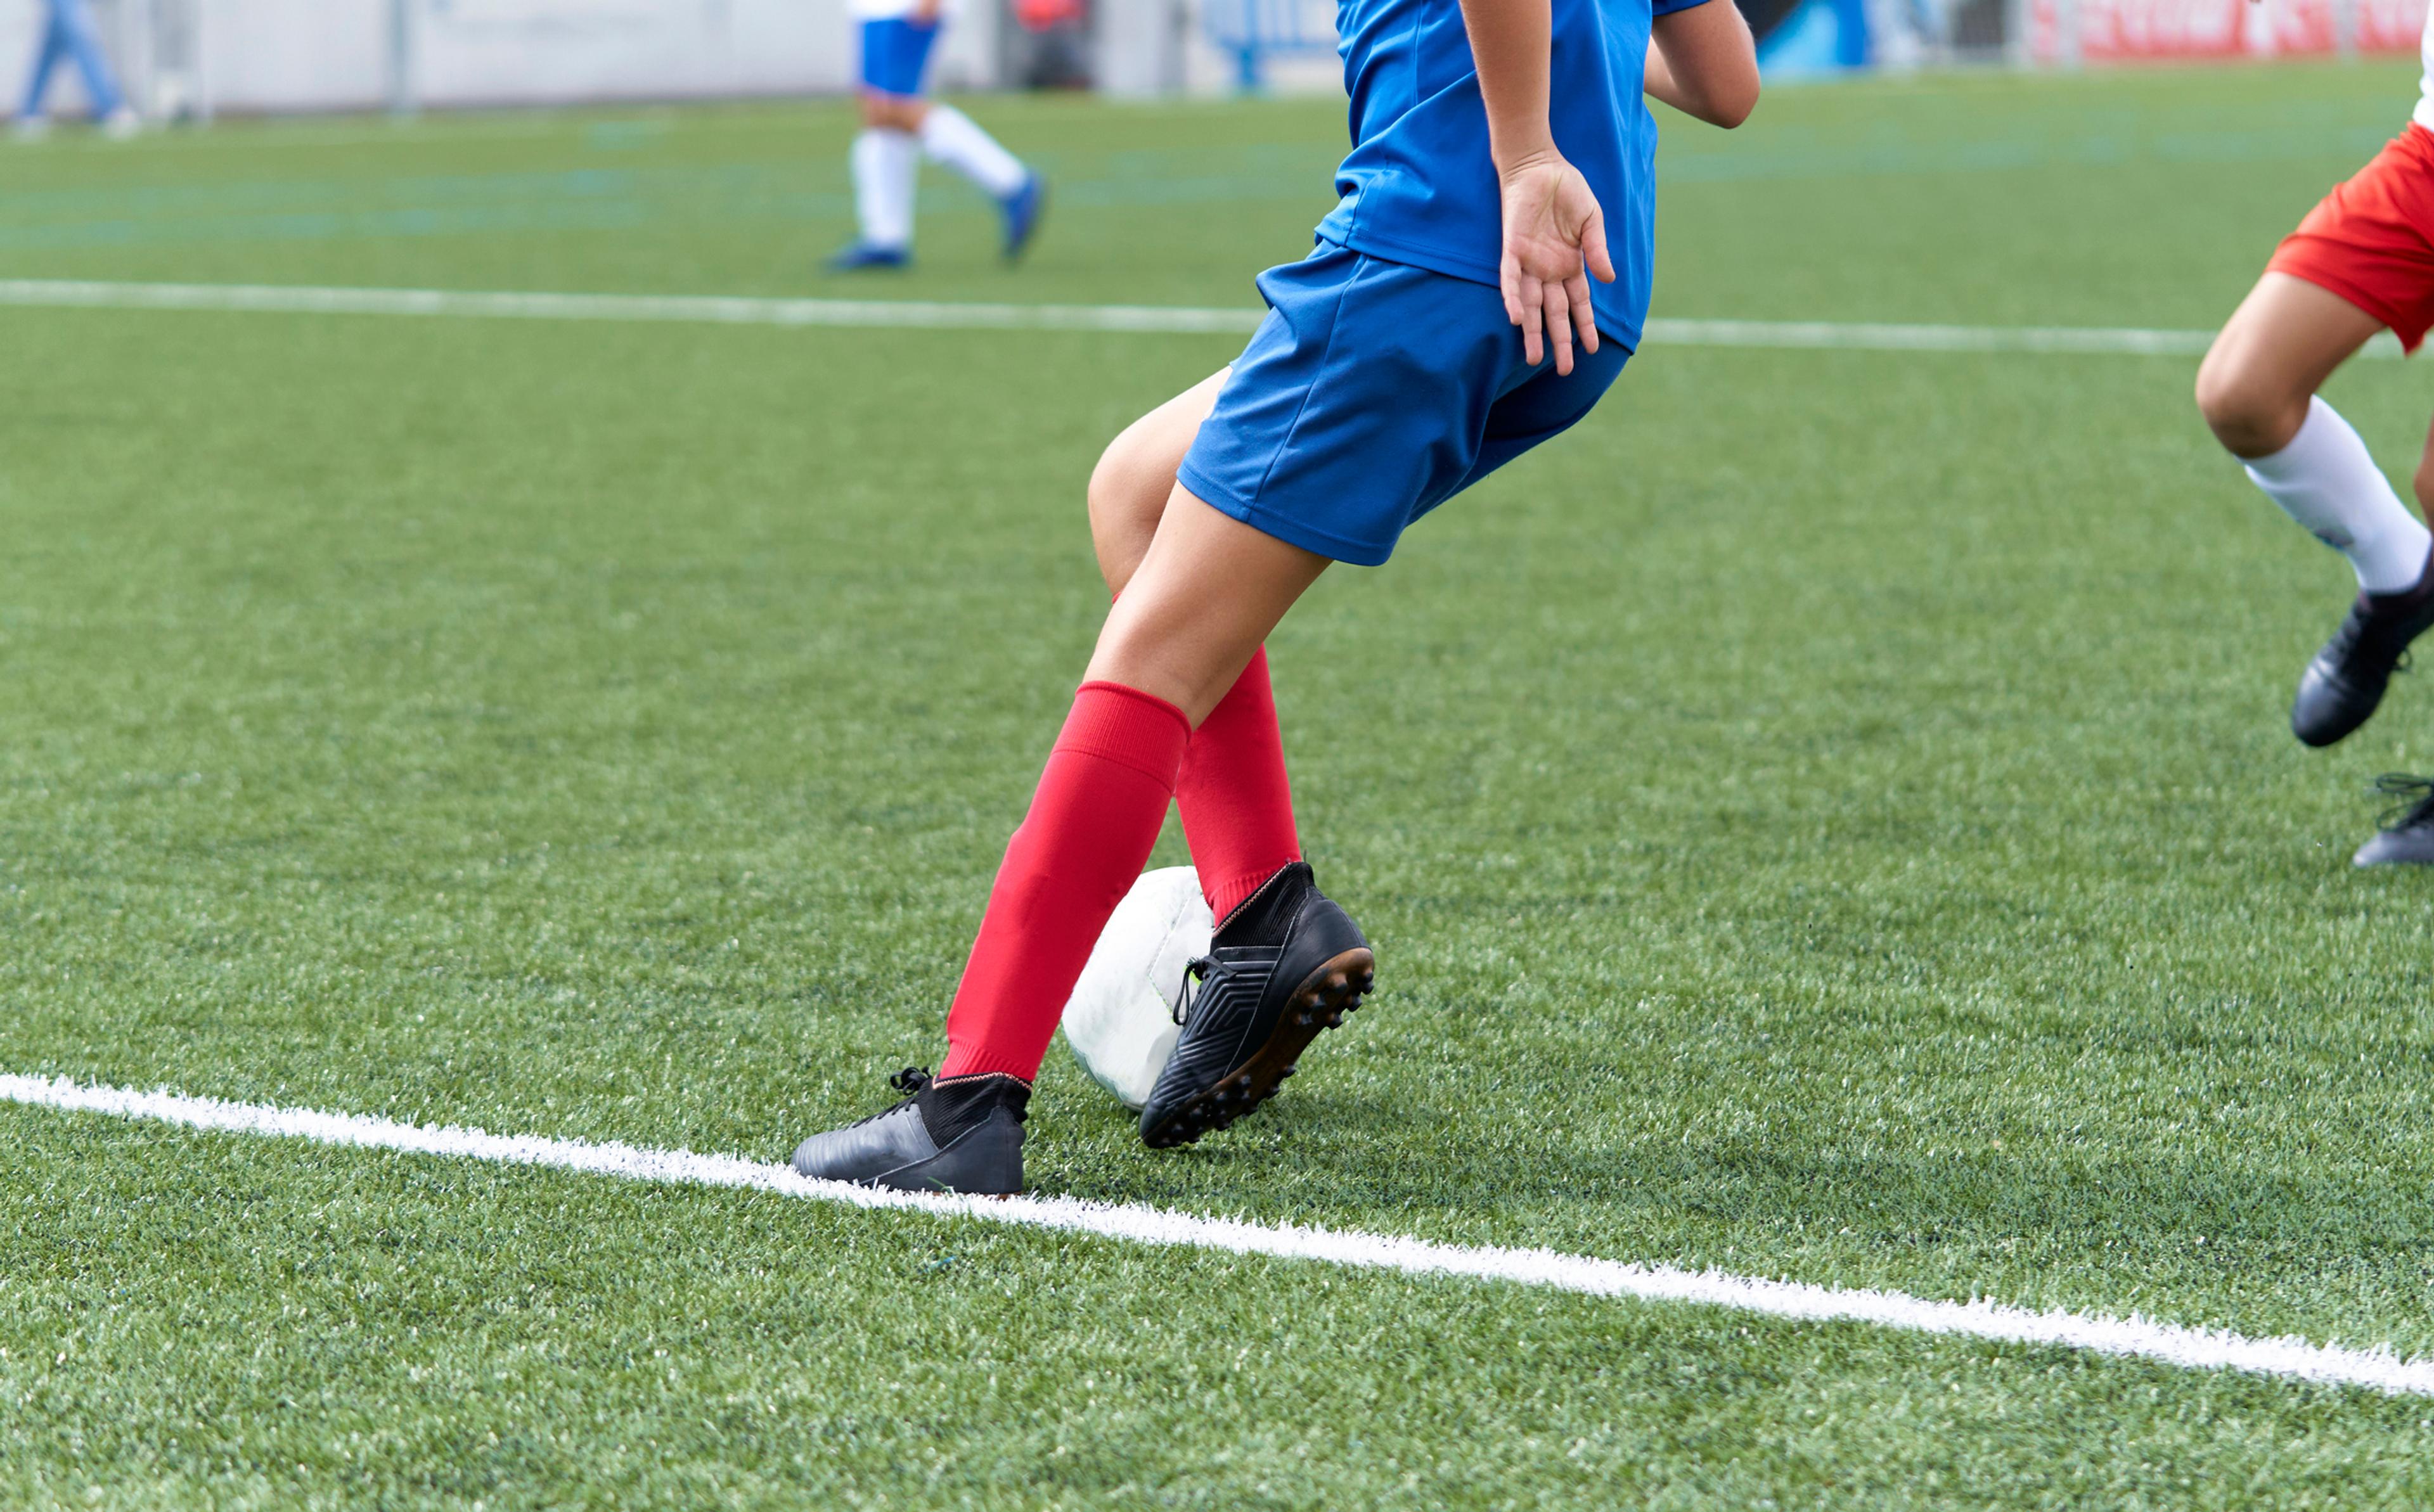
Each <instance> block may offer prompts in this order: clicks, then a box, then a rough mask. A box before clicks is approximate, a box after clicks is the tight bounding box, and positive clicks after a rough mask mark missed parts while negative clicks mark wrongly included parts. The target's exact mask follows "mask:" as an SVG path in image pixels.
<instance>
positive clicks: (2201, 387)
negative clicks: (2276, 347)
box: [2197, 350, 2307, 457]
mask: <svg viewBox="0 0 2434 1512" xmlns="http://www.w3.org/2000/svg"><path fill="white" fill-rule="evenodd" d="M2197 400H2198V413H2199V414H2201V415H2203V416H2205V422H2206V426H2207V428H2208V429H2210V430H2212V431H2213V432H2214V435H2215V439H2216V440H2218V441H2220V442H2221V443H2222V445H2223V448H2224V450H2228V451H2230V452H2231V453H2232V454H2233V455H2235V456H2241V457H2261V456H2265V455H2267V454H2269V453H2271V452H2275V451H2279V450H2282V449H2283V448H2284V447H2286V446H2288V445H2289V444H2290V438H2291V437H2292V436H2294V435H2296V434H2297V433H2298V432H2299V426H2300V423H2301V422H2302V421H2304V420H2305V419H2306V417H2307V396H2306V395H2305V394H2293V393H2291V392H2289V391H2288V385H2287V384H2283V383H2278V382H2273V381H2272V380H2271V377H2269V376H2268V375H2266V374H2262V373H2259V372H2257V371H2256V370H2255V369H2254V366H2253V365H2250V364H2247V363H2244V362H2241V361H2239V360H2238V359H2237V358H2232V357H2226V356H2224V355H2223V354H2222V353H2221V352H2220V350H2217V351H2213V352H2208V353H2207V354H2206V360H2205V362H2204V364H2203V365H2202V366H2200V367H2199V368H2198V387H2197Z"/></svg>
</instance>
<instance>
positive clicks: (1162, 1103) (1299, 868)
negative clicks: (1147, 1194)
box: [1140, 861, 1378, 1148]
mask: <svg viewBox="0 0 2434 1512" xmlns="http://www.w3.org/2000/svg"><path fill="white" fill-rule="evenodd" d="M1377 964H1378V963H1377V958H1376V957H1375V956H1374V955H1373V954H1372V953H1371V952H1370V949H1369V942H1368V940H1367V939H1366V938H1364V937H1363V935H1362V933H1361V930H1360V927H1359V926H1356V925H1355V924H1353V922H1352V920H1351V917H1350V916H1349V915H1347V914H1346V912H1345V911H1344V910H1343V909H1340V908H1338V907H1336V905H1335V904H1334V903H1332V902H1330V901H1328V897H1327V895H1326V894H1325V893H1323V892H1319V891H1318V885H1317V883H1316V882H1315V881H1314V880H1313V879H1312V878H1311V871H1310V863H1309V862H1307V861H1295V862H1294V863H1293V864H1292V865H1290V866H1287V867H1285V868H1284V869H1283V870H1281V871H1279V872H1277V875H1275V876H1273V877H1270V878H1269V879H1268V881H1267V883H1266V884H1265V885H1264V886H1262V887H1261V888H1260V891H1259V892H1255V893H1253V894H1251V896H1250V898H1249V899H1248V900H1246V901H1245V902H1244V903H1243V906H1242V907H1241V908H1238V909H1235V910H1234V911H1233V912H1232V913H1230V914H1228V915H1227V916H1226V922H1225V923H1224V924H1223V925H1222V926H1219V928H1218V930H1217V934H1216V938H1215V939H1214V940H1213V941H1211V942H1210V943H1209V947H1208V955H1206V956H1203V957H1202V958H1201V959H1199V960H1195V961H1193V962H1192V963H1191V971H1192V974H1193V975H1194V976H1196V977H1198V978H1199V981H1200V985H1199V990H1198V991H1197V992H1193V993H1190V994H1188V995H1187V996H1186V998H1185V1000H1184V1005H1183V1014H1182V1023H1183V1033H1182V1036H1181V1037H1180V1038H1179V1039H1177V1040H1176V1042H1175V1045H1174V1056H1173V1058H1172V1059H1170V1060H1169V1061H1168V1062H1166V1069H1165V1070H1164V1071H1162V1072H1160V1073H1159V1074H1158V1079H1157V1084H1156V1085H1155V1086H1154V1087H1152V1088H1151V1089H1150V1095H1149V1103H1148V1105H1147V1106H1146V1107H1144V1108H1142V1109H1141V1116H1140V1135H1141V1139H1142V1140H1143V1141H1144V1142H1146V1143H1147V1144H1149V1145H1151V1146H1153V1147H1160V1148H1163V1147H1168V1146H1173V1145H1188V1144H1190V1143H1191V1142H1192V1141H1193V1140H1195V1139H1198V1138H1199V1137H1200V1136H1201V1135H1202V1134H1205V1133H1207V1132H1208V1131H1209V1130H1213V1129H1223V1128H1225V1127H1226V1125H1228V1124H1231V1123H1232V1122H1233V1121H1234V1120H1235V1119H1237V1118H1240V1117H1242V1116H1243V1114H1244V1113H1249V1112H1250V1111H1251V1110H1252V1109H1254V1108H1256V1107H1258V1106H1259V1105H1260V1103H1262V1102H1264V1101H1266V1100H1267V1099H1268V1098H1270V1097H1272V1096H1276V1092H1277V1087H1278V1086H1279V1085H1280V1084H1281V1083H1282V1082H1283V1081H1284V1079H1285V1078H1287V1077H1289V1076H1292V1075H1293V1074H1294V1062H1297V1061H1298V1060H1299V1059H1300V1057H1301V1053H1302V1051H1303V1050H1304V1049H1305V1048H1307V1047H1308V1046H1309V1045H1310V1042H1311V1040H1313V1039H1316V1038H1317V1037H1318V1035H1319V1034H1320V1032H1321V1031H1323V1030H1326V1029H1329V1028H1334V1027H1335V1026H1337V1025H1339V1024H1341V1023H1343V1022H1344V1015H1345V1014H1346V1013H1348V1012H1350V1011H1353V1010H1354V1009H1356V1008H1358V1007H1360V1006H1361V999H1362V997H1363V995H1364V994H1367V993H1368V991H1369V989H1370V987H1371V986H1372V985H1373V984H1374V982H1375V980H1376V976H1377Z"/></svg>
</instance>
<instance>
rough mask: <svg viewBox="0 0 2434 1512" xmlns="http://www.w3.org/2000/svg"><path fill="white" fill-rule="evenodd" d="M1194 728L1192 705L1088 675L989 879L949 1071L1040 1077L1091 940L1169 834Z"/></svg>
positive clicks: (952, 1016) (954, 1013)
mask: <svg viewBox="0 0 2434 1512" xmlns="http://www.w3.org/2000/svg"><path fill="white" fill-rule="evenodd" d="M1189 739H1191V723H1190V722H1188V721H1186V720H1185V719H1184V717H1183V711H1182V710H1181V709H1179V708H1176V707H1175V706H1174V705H1172V704H1170V703H1168V702H1167V701H1166V700H1164V699H1162V698H1153V697H1151V696H1150V695H1149V694H1147V693H1144V692H1140V691H1139V690H1138V689H1135V688H1125V687H1123V686H1122V685H1121V684H1117V683H1084V684H1083V685H1082V688H1081V691H1080V692H1078V693H1076V694H1074V695H1073V712H1072V713H1071V714H1069V715H1067V716H1066V717H1065V728H1064V730H1063V732H1062V733H1060V734H1059V735H1058V736H1057V737H1056V745H1055V748H1054V749H1053V750H1051V751H1050V752H1049V753H1048V768H1047V770H1046V771H1045V772H1042V773H1040V774H1039V788H1038V790H1037V791H1036V792H1034V793H1033V794H1032V795H1031V811H1030V812H1029V813H1027V814H1025V815H1024V816H1023V819H1022V827H1021V828H1020V829H1018V830H1016V831H1015V832H1014V839H1013V840H1012V841H1008V842H1007V844H1006V847H1005V859H1004V860H1003V861H1002V862H1001V863H999V865H998V869H997V884H996V886H994V887H992V888H991V889H989V901H988V912H986V914H984V915H982V917H981V932H980V938H979V939H977V940H975V941H973V942H972V958H971V960H970V961H968V963H967V964H966V965H965V967H964V980H963V984H962V985H961V986H959V987H957V988H956V989H955V1005H954V1007H953V1008H951V1009H950V1010H949V1011H948V1012H947V1060H946V1063H945V1064H944V1065H941V1066H940V1067H939V1068H938V1075H939V1076H941V1077H962V1076H971V1075H975V1074H978V1073H982V1072H990V1071H999V1072H1004V1073H1006V1074H1008V1075H1011V1076H1018V1077H1020V1078H1022V1079H1024V1080H1026V1081H1028V1080H1030V1079H1032V1078H1033V1077H1036V1076H1037V1075H1038V1074H1039V1062H1040V1059H1041V1057H1043V1056H1045V1055H1046V1054H1047V1053H1048V1042H1049V1040H1050V1039H1051V1038H1053V1037H1054V1035H1055V1033H1056V1020H1057V1018H1058V1017H1059V1016H1060V1015H1061V1014H1063V1013H1064V1011H1065V999H1066V998H1067V997H1069V996H1071V994H1072V992H1073V983H1074V981H1075V979H1076V978H1078V977H1080V976H1081V975H1082V966H1083V963H1084V962H1086V961H1088V960H1089V959H1090V947H1091V946H1092V945H1094V944H1097V943H1098V941H1099V931H1100V930H1102V929H1104V928H1106V926H1107V915H1109V914H1111V913H1113V912H1115V911H1116V905H1117V904H1118V903H1120V902H1122V901H1123V896H1124V893H1125V892H1127V891H1129V890H1130V889H1131V887H1132V885H1133V879H1134V878H1135V877H1138V876H1140V870H1141V867H1142V865H1143V864H1144V863H1145V862H1147V861H1148V860H1149V853H1150V850H1151V848H1152V847H1153V846H1155V845H1157V832H1158V829H1159V827H1160V826H1161V825H1163V824H1165V823H1166V806H1167V804H1168V803H1169V802H1170V801H1171V800H1172V799H1173V798H1174V773H1175V770H1176V769H1177V768H1178V767H1180V766H1181V765H1182V764H1183V748H1184V742H1185V741H1187V740H1189Z"/></svg>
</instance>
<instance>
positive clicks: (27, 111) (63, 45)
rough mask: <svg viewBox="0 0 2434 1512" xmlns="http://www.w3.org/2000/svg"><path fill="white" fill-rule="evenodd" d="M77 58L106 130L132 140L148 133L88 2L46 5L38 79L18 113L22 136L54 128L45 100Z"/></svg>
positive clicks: (57, 0)
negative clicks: (104, 51)
mask: <svg viewBox="0 0 2434 1512" xmlns="http://www.w3.org/2000/svg"><path fill="white" fill-rule="evenodd" d="M71 59H73V60H74V61H75V63H76V65H77V72H78V73H80V74H82V75H83V76H84V93H85V96H86V98H87V100H88V101H89V102H90V103H91V105H92V107H93V115H94V120H96V121H99V122H100V123H101V125H102V129H103V130H104V131H107V132H109V133H110V134H111V136H113V137H126V136H132V135H134V134H135V133H136V132H137V131H139V130H141V129H143V127H144V121H143V118H142V117H141V116H139V115H137V114H136V113H135V111H134V110H133V109H132V108H131V107H129V105H128V103H127V96H126V95H125V94H123V93H120V92H119V88H118V81H117V79H115V78H113V77H111V72H110V59H106V58H104V57H103V56H102V55H101V38H100V37H99V36H98V35H97V34H96V33H95V32H94V25H93V11H92V9H91V8H90V7H89V6H87V4H86V3H85V0H44V4H43V38H42V41H41V42H39V43H37V44H36V46H35V49H34V73H33V76H32V77H30V78H28V79H27V80H26V103H25V104H23V105H21V106H19V107H18V109H17V135H19V136H20V137H28V138H31V137H39V136H42V135H43V133H45V132H46V131H48V130H49V129H50V117H49V116H48V115H46V114H45V113H43V95H44V94H45V93H48V92H49V90H50V87H51V75H52V74H54V73H56V72H57V71H58V70H59V66H60V64H61V63H63V62H67V61H70V60H71Z"/></svg>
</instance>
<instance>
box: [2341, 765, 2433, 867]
mask: <svg viewBox="0 0 2434 1512" xmlns="http://www.w3.org/2000/svg"><path fill="white" fill-rule="evenodd" d="M2374 790H2375V791H2376V792H2378V793H2381V794H2382V795H2383V796H2384V797H2386V798H2392V799H2397V800H2398V802H2396V803H2395V804H2393V805H2392V807H2391V809H2390V810H2389V811H2388V812H2386V813H2385V814H2384V816H2383V824H2382V827H2381V828H2379V829H2377V830H2376V831H2375V832H2374V838H2373V839H2371V840H2369V841H2367V842H2366V843H2365V844H2363V845H2361V846H2359V847H2358V849H2357V855H2356V856H2354V857H2352V858H2350V860H2351V863H2352V864H2353V865H2357V866H2411V865H2413V866H2434V777H2412V776H2410V775H2409V774H2408V773H2405V772H2391V773H2385V774H2384V775H2382V776H2380V777H2377V778H2375V779H2374Z"/></svg>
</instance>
